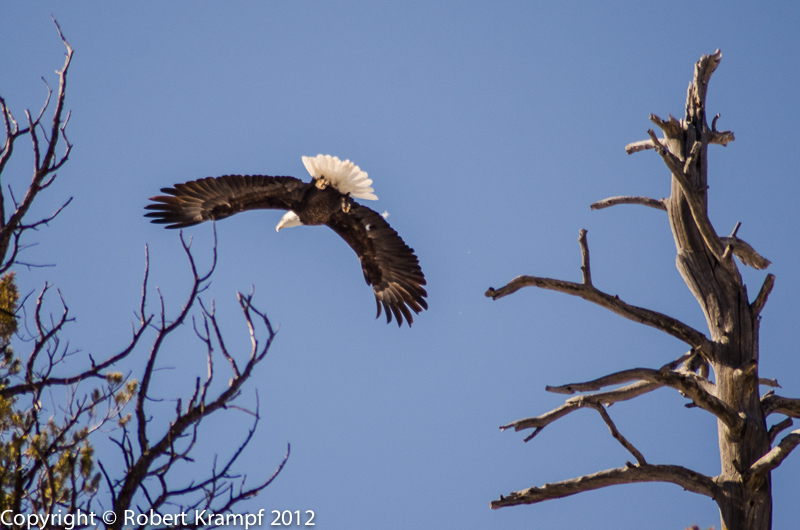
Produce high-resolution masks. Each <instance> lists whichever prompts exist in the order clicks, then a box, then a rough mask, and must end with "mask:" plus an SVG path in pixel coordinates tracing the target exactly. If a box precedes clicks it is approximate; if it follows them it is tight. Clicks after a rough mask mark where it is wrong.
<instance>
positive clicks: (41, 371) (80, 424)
mask: <svg viewBox="0 0 800 530" xmlns="http://www.w3.org/2000/svg"><path fill="white" fill-rule="evenodd" d="M56 27H57V28H58V24H56ZM58 35H59V37H60V38H61V41H62V43H63V45H64V46H65V48H66V58H65V61H64V65H63V67H62V69H61V70H60V71H58V72H56V73H57V74H58V79H59V88H58V92H57V94H56V97H55V109H54V110H53V115H52V121H51V123H50V125H49V126H48V127H45V122H44V121H43V117H44V116H45V114H46V113H47V111H48V108H50V107H51V106H52V105H51V104H52V99H53V98H52V95H53V91H52V90H51V89H50V87H49V86H47V96H46V100H45V103H44V105H43V107H42V109H41V111H40V112H39V113H38V114H36V115H32V114H31V112H30V111H26V112H25V117H26V122H27V125H23V126H20V124H19V123H18V121H17V120H16V119H15V117H14V115H13V113H12V111H11V109H10V106H9V105H8V104H7V102H6V100H4V99H3V98H2V97H0V114H2V119H3V124H4V126H5V127H4V128H5V141H4V142H3V144H2V145H1V146H0V177H2V178H1V179H0V184H2V186H0V274H2V273H4V272H6V271H8V270H9V269H11V268H13V267H16V268H20V267H19V266H20V265H23V266H27V267H31V266H35V264H29V263H24V262H22V261H20V253H21V252H22V251H24V249H25V242H24V241H23V239H24V238H23V236H26V234H29V232H31V231H35V230H37V229H39V228H43V227H45V226H47V225H48V224H49V223H50V222H52V221H53V220H55V218H56V216H57V215H58V214H59V212H61V211H62V210H63V209H64V208H65V207H66V206H67V205H68V204H69V202H70V200H71V199H69V200H66V201H64V203H63V204H62V206H61V207H59V208H58V209H57V210H56V211H55V212H54V213H53V214H52V215H50V216H49V217H45V218H37V219H36V220H34V221H31V220H29V219H28V217H29V212H30V211H31V206H32V205H33V203H34V201H35V200H36V199H37V197H40V194H41V193H42V192H44V191H45V190H46V189H48V188H49V186H50V185H51V184H52V183H53V182H54V181H55V179H56V178H57V172H58V170H59V169H61V168H62V167H63V166H64V164H65V163H66V162H67V160H68V158H69V154H70V151H71V150H72V145H71V144H70V143H69V141H68V139H67V134H66V128H67V123H68V121H69V113H68V112H65V110H64V109H65V98H66V87H67V73H68V70H69V66H70V63H71V61H72V56H73V50H72V47H71V46H70V45H69V43H68V42H67V40H66V39H65V38H64V36H63V34H62V33H61V29H60V28H58ZM45 83H46V82H45ZM22 138H27V139H28V140H30V142H31V145H32V150H33V162H34V168H33V177H32V179H31V180H30V181H28V182H26V183H20V180H19V179H15V178H11V177H13V176H12V175H3V171H4V170H6V169H7V168H8V167H11V166H7V163H8V161H9V160H10V159H11V157H12V155H13V153H14V152H15V145H16V141H17V140H19V139H22ZM60 141H61V142H63V144H64V147H63V154H61V155H59V154H58V153H57V147H59V146H58V144H59V142H60ZM15 187H16V188H17V193H16V194H15V193H14V189H15ZM20 191H21V192H20ZM18 198H21V200H18ZM138 221H139V219H132V220H131V222H138ZM26 237H27V236H26ZM180 243H181V245H182V248H183V250H184V252H185V254H186V256H187V259H188V263H189V269H190V272H191V278H192V281H191V285H190V288H189V293H188V295H187V296H186V298H185V299H184V303H183V304H182V306H181V310H180V311H178V312H177V314H176V315H173V316H170V315H169V314H168V312H167V311H166V309H165V305H166V304H165V301H164V299H163V297H162V296H161V293H160V291H158V293H157V301H156V307H157V309H156V310H155V311H153V310H152V308H151V305H152V304H148V302H149V301H150V298H149V297H148V294H149V292H150V291H151V287H150V285H149V256H146V260H145V273H144V282H143V286H142V295H141V299H140V301H139V304H138V313H137V315H136V316H137V321H136V322H134V323H133V325H132V333H131V336H130V337H128V338H126V339H122V341H121V342H122V343H123V346H122V347H121V348H120V349H119V350H118V351H116V352H113V353H108V354H105V355H101V356H93V355H91V354H81V352H80V351H79V350H75V349H74V346H73V347H72V348H71V347H70V344H69V342H68V341H67V340H66V339H64V338H63V337H64V333H65V328H66V327H68V326H70V325H73V322H74V318H73V317H72V316H71V314H70V310H69V308H68V306H67V304H66V302H65V301H64V299H63V298H61V294H60V293H58V298H59V300H60V302H61V310H60V314H59V315H52V314H48V311H47V310H46V309H45V307H46V306H47V298H48V297H52V296H53V295H54V293H53V288H52V285H50V284H46V285H45V286H44V287H43V288H42V290H41V291H40V294H39V295H38V296H36V297H34V296H26V297H24V299H23V300H22V302H20V303H19V304H18V301H19V295H18V291H17V287H16V284H15V283H14V278H15V273H16V271H11V272H8V273H6V274H5V276H3V278H2V279H0V511H2V512H3V513H4V514H5V515H4V517H5V521H4V523H3V524H4V525H6V523H7V521H9V520H10V521H12V522H13V524H10V523H9V524H8V526H9V528H12V529H17V528H29V527H30V526H39V527H46V528H52V529H60V528H73V527H74V528H82V527H87V526H89V525H90V524H91V525H93V526H95V525H96V524H100V522H99V520H95V521H94V522H92V523H86V522H81V520H80V519H77V520H75V519H73V520H68V519H67V518H66V517H67V516H75V515H76V514H77V513H78V512H83V513H84V514H86V513H88V512H95V511H96V512H100V511H103V510H105V511H106V514H105V515H104V517H103V523H104V524H105V525H106V528H109V529H111V530H114V529H119V528H122V527H123V525H124V526H125V527H126V528H129V527H131V523H130V522H125V515H126V512H127V513H134V514H135V515H137V516H138V515H141V514H149V513H150V512H151V510H152V511H153V512H154V513H157V514H175V513H186V514H187V515H188V517H184V518H182V519H181V520H179V521H177V522H175V521H171V522H167V523H165V524H168V525H170V527H171V528H201V527H206V526H208V525H209V523H208V522H207V519H200V518H195V517H193V516H192V514H193V513H195V510H197V513H202V512H203V511H204V510H206V511H208V512H211V513H214V514H223V515H224V514H230V513H232V512H233V510H234V507H235V506H237V505H238V504H239V503H240V502H241V501H243V500H245V499H248V498H251V497H253V496H255V495H257V494H258V493H259V492H260V491H262V490H263V489H264V488H266V487H267V486H268V485H269V484H270V483H271V482H272V481H273V480H274V479H275V477H276V476H277V475H278V473H279V472H280V471H281V469H283V466H284V464H285V463H286V461H287V458H288V456H289V455H288V448H287V454H286V456H285V457H284V458H283V460H282V461H280V463H279V464H278V466H277V470H276V471H275V472H274V473H272V474H271V475H268V476H266V477H261V478H259V479H257V480H256V481H255V482H253V481H252V480H250V481H249V482H248V481H247V476H246V474H244V473H242V472H237V466H238V467H241V462H240V460H241V457H242V455H243V454H244V451H245V449H246V447H247V446H248V444H250V442H251V441H253V440H254V433H255V430H256V426H257V425H258V422H259V419H260V418H259V410H258V401H257V395H256V400H255V406H254V407H253V410H248V409H247V408H245V406H242V405H240V404H239V402H238V401H237V399H239V398H240V397H241V395H242V393H243V391H244V389H245V385H246V383H247V382H248V381H249V380H250V378H251V377H252V375H253V374H254V371H255V369H256V367H257V365H258V364H259V363H261V362H262V361H263V360H264V359H265V357H266V355H267V352H268V351H269V348H270V345H271V344H272V341H273V339H274V338H275V333H276V332H275V330H274V329H273V327H272V325H271V323H270V321H269V319H268V318H267V316H266V315H265V314H264V313H262V312H260V311H259V310H258V309H256V308H255V307H254V306H253V295H252V293H250V294H249V295H243V294H241V293H239V305H240V307H241V311H242V315H243V317H244V320H245V323H246V324H247V326H248V329H249V338H250V348H249V349H248V351H246V352H243V353H237V352H234V351H231V350H230V349H229V348H228V347H227V346H226V344H225V340H224V338H223V334H222V332H221V330H220V326H219V323H218V320H217V316H216V313H215V311H214V305H213V301H211V302H210V303H209V304H204V303H203V302H202V300H201V299H200V296H201V294H202V293H203V292H204V291H205V290H206V289H207V288H208V286H209V282H210V278H211V276H212V274H213V272H214V269H215V267H216V240H215V245H214V249H213V259H212V262H211V264H210V265H209V266H208V268H207V270H205V271H200V269H199V267H198V266H197V264H196V260H195V257H194V255H193V253H192V251H191V248H190V244H189V243H187V242H186V240H185V239H184V238H183V235H182V234H181V237H180ZM23 270H24V269H23ZM119 281H120V282H122V281H124V279H122V278H121V279H120V280H119ZM137 281H138V280H137ZM189 321H191V322H193V324H194V332H195V335H196V337H197V339H198V344H199V348H198V352H197V353H198V357H197V358H198V361H200V365H201V366H203V368H204V369H205V371H206V374H205V375H204V377H197V378H196V379H195V380H194V386H193V388H192V389H191V390H189V391H188V392H186V394H185V395H183V396H181V395H180V394H179V391H176V390H174V388H173V387H172V386H170V387H168V388H163V386H162V388H158V387H157V385H155V384H154V374H155V372H156V371H157V370H159V369H163V368H164V367H165V366H164V365H165V364H168V363H169V361H165V360H164V356H165V351H166V350H167V349H168V348H167V347H165V343H166V341H167V340H169V338H170V337H172V336H173V335H174V334H175V333H176V332H177V331H178V330H179V329H180V328H181V327H182V326H184V325H186V324H187V323H188V322H189ZM18 322H20V323H21V324H20V326H19V327H18V326H17V323H18ZM15 334H16V336H17V341H16V342H14V343H13V347H12V342H11V341H12V336H14V335H15ZM148 337H152V338H151V339H148ZM148 340H150V342H149V346H148V345H145V344H146V343H147V342H148ZM15 347H18V348H19V350H21V351H22V353H17V352H15V351H14V350H15ZM137 349H138V350H142V349H147V354H146V355H142V357H144V358H145V360H144V361H143V362H142V364H141V365H137V366H135V367H134V368H130V366H129V367H128V368H127V369H129V370H131V371H132V373H130V374H128V375H127V376H126V375H123V374H122V373H120V372H119V371H118V370H119V365H120V363H122V362H123V361H131V359H134V358H136V355H133V353H134V352H135V351H136V350H137ZM219 365H222V368H220V366H219ZM221 377H222V378H225V381H220V378H221ZM176 394H178V395H176ZM163 401H172V402H173V403H174V408H173V409H172V411H170V412H164V410H163V408H162V409H160V410H158V411H156V412H154V411H153V409H158V406H157V405H156V404H154V403H157V402H163ZM129 409H132V410H131V411H130V412H129ZM225 413H228V414H230V413H245V414H248V415H249V418H248V421H249V424H250V427H249V429H246V432H243V435H242V439H241V441H240V442H239V443H238V445H236V446H234V447H231V446H230V445H229V444H230V443H231V440H229V439H226V440H224V442H225V443H226V447H225V448H224V450H225V452H226V454H225V455H223V456H220V457H219V458H218V457H217V456H216V455H208V454H207V448H205V450H206V455H203V454H202V453H201V449H200V448H198V442H199V441H202V440H203V438H204V435H203V433H201V432H200V430H199V429H200V425H201V424H202V423H203V422H204V421H205V420H206V419H207V418H208V417H209V416H211V415H214V416H219V415H221V414H225ZM109 432H110V433H111V434H110V435H109V437H110V439H111V440H112V442H113V443H114V444H115V445H116V446H117V448H118V450H119V453H118V454H117V455H114V456H115V457H116V458H107V457H108V455H103V457H101V458H98V457H97V455H95V452H94V448H95V445H94V442H96V441H97V440H98V436H102V435H104V434H107V433H109ZM198 453H201V454H198ZM206 456H207V458H208V460H213V461H212V462H211V463H210V470H209V465H208V464H209V462H204V461H202V460H201V461H199V462H198V461H197V458H198V457H200V458H201V459H202V458H206ZM104 462H105V465H104ZM98 468H99V470H98ZM179 468H180V469H179ZM104 492H105V493H106V494H105V495H104V494H103V493H104ZM98 508H99V509H98ZM9 514H10V515H9ZM84 516H85V515H84ZM241 516H242V517H244V516H245V514H242V515H241ZM98 517H99V513H98ZM206 517H207V518H208V516H206ZM134 520H135V527H136V528H145V527H149V526H152V525H151V524H150V523H149V522H148V521H145V520H140V519H138V518H137V517H134ZM248 521H249V520H248ZM211 524H213V523H211ZM252 524H254V523H252V522H250V525H252ZM5 527H6V526H4V528H5Z"/></svg>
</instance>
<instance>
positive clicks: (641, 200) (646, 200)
mask: <svg viewBox="0 0 800 530" xmlns="http://www.w3.org/2000/svg"><path fill="white" fill-rule="evenodd" d="M618 204H641V205H642V206H648V207H650V208H655V209H656V210H662V211H666V210H667V206H666V205H665V204H664V199H651V198H650V197H624V196H623V197H609V198H608V199H603V200H602V201H597V202H595V203H593V204H592V205H591V206H590V208H591V209H592V210H602V209H603V208H609V207H611V206H616V205H618Z"/></svg>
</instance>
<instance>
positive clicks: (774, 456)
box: [744, 429, 800, 486]
mask: <svg viewBox="0 0 800 530" xmlns="http://www.w3.org/2000/svg"><path fill="white" fill-rule="evenodd" d="M798 444H800V429H798V430H796V431H792V432H791V433H790V434H788V435H786V436H785V437H784V438H783V440H781V442H780V443H779V444H778V445H776V446H775V447H773V448H772V450H771V451H770V452H768V453H767V454H765V455H764V456H762V457H761V458H759V459H758V460H757V461H756V462H755V463H754V464H753V465H752V466H750V469H749V470H748V472H747V473H746V475H745V477H744V479H745V481H746V482H747V483H748V484H750V485H751V486H755V485H758V484H759V483H760V482H761V481H763V480H764V479H765V478H766V476H767V474H768V473H769V472H770V471H772V470H773V469H775V468H777V467H778V466H779V465H781V464H782V463H783V461H784V460H786V457H788V456H789V455H790V454H791V452H792V451H793V450H794V448H795V447H797V445H798Z"/></svg>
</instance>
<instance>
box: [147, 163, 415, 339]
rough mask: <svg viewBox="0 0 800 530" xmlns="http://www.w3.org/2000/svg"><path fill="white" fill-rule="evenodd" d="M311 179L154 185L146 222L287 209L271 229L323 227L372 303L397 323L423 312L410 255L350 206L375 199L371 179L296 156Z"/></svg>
mask: <svg viewBox="0 0 800 530" xmlns="http://www.w3.org/2000/svg"><path fill="white" fill-rule="evenodd" d="M303 164H304V165H305V166H306V169H307V170H308V172H309V173H310V174H311V176H312V177H313V178H312V180H311V182H303V181H301V180H300V179H296V178H294V177H270V176H265V175H244V176H243V175H226V176H223V177H216V178H213V177H207V178H203V179H199V180H194V181H191V182H186V183H184V184H175V187H174V188H162V189H161V191H162V193H166V194H167V195H159V196H156V197H151V198H150V200H151V201H153V204H149V205H147V206H146V207H145V208H146V209H147V210H152V211H151V212H149V213H147V214H145V217H151V218H153V219H152V222H153V223H159V224H166V225H167V226H166V228H183V227H186V226H192V225H196V224H198V223H202V222H203V221H209V220H218V219H224V218H225V217H229V216H231V215H234V214H236V213H239V212H244V211H247V210H257V209H277V210H289V211H288V212H287V213H286V214H285V215H284V216H283V218H281V220H280V222H279V223H278V226H276V227H275V230H276V231H280V230H281V229H283V228H289V227H293V226H300V225H327V226H329V227H330V228H331V229H333V231H334V232H336V233H337V234H339V236H340V237H341V238H342V239H344V240H345V241H346V242H347V244H348V245H350V247H351V248H352V249H353V250H355V252H356V254H357V255H358V259H359V260H361V268H362V270H363V272H364V279H365V280H366V281H367V285H371V286H372V290H373V291H374V292H375V303H376V305H377V306H378V314H377V316H376V318H378V317H380V316H381V308H383V310H384V311H385V313H386V322H387V323H389V322H391V321H392V315H394V317H395V319H396V320H397V324H398V326H402V324H403V317H405V319H406V321H407V322H408V325H409V326H411V324H412V323H413V322H414V319H413V317H412V315H411V311H414V313H419V312H420V311H422V310H423V309H427V308H428V303H427V302H426V301H425V297H426V296H428V293H427V292H426V291H425V289H424V288H423V287H422V286H423V285H426V282H425V276H424V275H423V274H422V269H420V266H419V260H418V259H417V256H416V255H415V254H414V250H413V249H411V248H409V247H408V245H406V244H405V242H403V240H402V239H401V238H400V236H399V235H398V234H397V232H395V231H394V230H393V229H392V228H391V227H390V226H389V223H387V222H386V220H385V219H384V217H383V216H381V215H380V214H378V213H376V212H374V211H373V210H371V209H369V208H367V207H366V206H362V205H360V204H358V203H357V202H355V201H353V198H358V199H368V200H378V197H376V196H375V195H374V194H373V189H372V187H371V186H370V184H372V180H370V179H368V178H367V173H366V172H364V171H361V168H359V167H358V166H357V165H355V164H354V163H352V162H350V160H345V161H344V162H342V161H341V160H339V158H337V157H335V156H334V157H332V156H330V155H317V156H316V157H313V158H312V157H306V156H304V157H303Z"/></svg>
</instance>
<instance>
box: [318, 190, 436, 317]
mask: <svg viewBox="0 0 800 530" xmlns="http://www.w3.org/2000/svg"><path fill="white" fill-rule="evenodd" d="M327 225H328V226H329V227H331V228H332V229H333V230H334V232H336V233H337V234H339V235H340V236H341V237H342V239H344V240H345V241H347V243H348V244H349V245H350V246H351V247H352V248H353V250H355V251H356V254H358V259H360V260H361V268H362V269H363V271H364V279H365V280H366V281H367V284H368V285H371V286H372V290H373V291H374V292H375V302H376V304H377V306H378V315H377V316H381V306H383V309H384V310H385V311H386V322H387V323H388V322H391V320H392V314H394V316H395V318H396V319H397V324H398V325H402V324H403V317H404V316H405V318H406V320H407V321H408V325H409V326H410V325H411V323H412V322H414V319H413V317H412V315H411V311H409V308H410V309H411V310H413V311H414V313H419V312H420V311H422V310H423V309H427V308H428V303H427V302H426V301H425V297H426V296H428V293H427V292H426V291H425V289H424V288H423V287H422V286H423V285H425V284H426V282H425V276H424V275H423V274H422V269H420V267H419V260H418V259H417V256H416V255H414V250H413V249H411V248H409V247H408V245H406V244H405V243H404V242H403V240H402V239H401V238H400V236H399V235H397V232H395V231H394V230H393V229H392V227H390V226H389V223H387V222H386V220H385V219H384V218H383V217H381V216H380V215H379V214H378V213H377V212H374V211H373V210H370V209H369V208H367V207H366V206H361V205H360V204H358V203H353V204H352V205H351V207H350V211H349V212H346V213H345V212H344V211H339V212H338V213H336V214H335V215H334V216H333V217H332V218H331V220H330V221H328V223H327Z"/></svg>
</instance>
